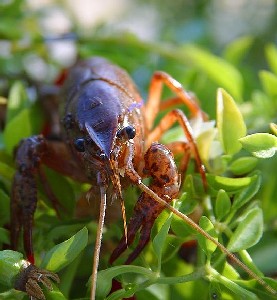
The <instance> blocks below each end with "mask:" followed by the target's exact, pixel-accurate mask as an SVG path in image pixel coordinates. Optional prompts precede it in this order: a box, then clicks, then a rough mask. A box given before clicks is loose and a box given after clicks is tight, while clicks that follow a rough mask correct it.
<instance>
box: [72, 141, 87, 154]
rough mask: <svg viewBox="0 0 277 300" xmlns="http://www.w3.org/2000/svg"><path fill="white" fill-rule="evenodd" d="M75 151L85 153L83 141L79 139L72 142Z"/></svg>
mask: <svg viewBox="0 0 277 300" xmlns="http://www.w3.org/2000/svg"><path fill="white" fill-rule="evenodd" d="M74 146H75V149H76V150H77V151H78V152H85V139H83V138H79V139H76V140H75V141H74Z"/></svg>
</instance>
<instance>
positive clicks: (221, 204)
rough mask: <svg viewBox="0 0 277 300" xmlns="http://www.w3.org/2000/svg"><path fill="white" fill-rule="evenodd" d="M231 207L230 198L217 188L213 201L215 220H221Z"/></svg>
mask: <svg viewBox="0 0 277 300" xmlns="http://www.w3.org/2000/svg"><path fill="white" fill-rule="evenodd" d="M230 209H231V200H230V198H229V196H228V194H227V193H226V192H225V191H224V190H219V191H218V194H217V197H216V202H215V214H216V217H217V220H219V221H220V220H222V219H223V218H224V217H225V216H226V215H227V214H228V213H229V211H230Z"/></svg>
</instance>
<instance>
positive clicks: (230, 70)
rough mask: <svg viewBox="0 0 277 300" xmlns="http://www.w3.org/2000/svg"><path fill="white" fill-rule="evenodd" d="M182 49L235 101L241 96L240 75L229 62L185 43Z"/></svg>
mask: <svg viewBox="0 0 277 300" xmlns="http://www.w3.org/2000/svg"><path fill="white" fill-rule="evenodd" d="M183 51H184V53H185V54H186V56H188V57H189V58H190V59H191V61H192V63H193V64H194V65H195V66H196V67H197V68H198V69H199V70H201V72H204V73H206V74H207V75H208V76H209V78H211V79H212V80H214V81H215V82H216V84H217V85H218V86H222V87H223V88H224V89H226V90H227V91H229V93H231V94H232V95H233V96H234V97H235V98H236V99H237V101H240V100H241V98H242V76H241V74H240V72H239V71H238V70H237V69H236V68H235V67H234V66H232V65H231V64H229V63H228V62H226V61H225V60H223V59H222V58H219V57H217V56H215V55H213V54H211V53H209V52H207V51H204V50H201V49H200V48H197V47H195V46H191V45H187V46H185V47H183Z"/></svg>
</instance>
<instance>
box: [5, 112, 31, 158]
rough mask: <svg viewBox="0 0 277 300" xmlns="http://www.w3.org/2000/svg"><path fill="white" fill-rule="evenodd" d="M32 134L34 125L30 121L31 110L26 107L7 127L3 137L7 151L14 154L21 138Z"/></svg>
mask: <svg viewBox="0 0 277 300" xmlns="http://www.w3.org/2000/svg"><path fill="white" fill-rule="evenodd" d="M31 135H32V126H31V121H30V110H29V109H26V108H25V109H23V110H22V111H21V112H20V113H18V114H17V115H16V116H15V117H14V118H13V119H12V120H11V121H10V122H9V123H8V124H7V126H6V127H5V130H4V135H3V137H4V142H5V146H6V149H7V152H8V153H9V154H12V152H13V149H14V147H15V146H16V145H17V144H18V143H19V142H20V140H21V139H23V138H26V137H29V136H31Z"/></svg>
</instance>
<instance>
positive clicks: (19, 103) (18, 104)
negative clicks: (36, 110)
mask: <svg viewBox="0 0 277 300" xmlns="http://www.w3.org/2000/svg"><path fill="white" fill-rule="evenodd" d="M24 108H27V94H26V91H25V87H24V85H23V84H22V82H20V81H16V82H15V83H14V84H13V85H12V87H11V89H10V93H9V101H8V104H7V118H6V120H7V123H9V122H10V121H11V120H12V119H13V118H14V117H15V116H16V115H18V114H19V113H20V112H21V111H22V110H23V109H24Z"/></svg>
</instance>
